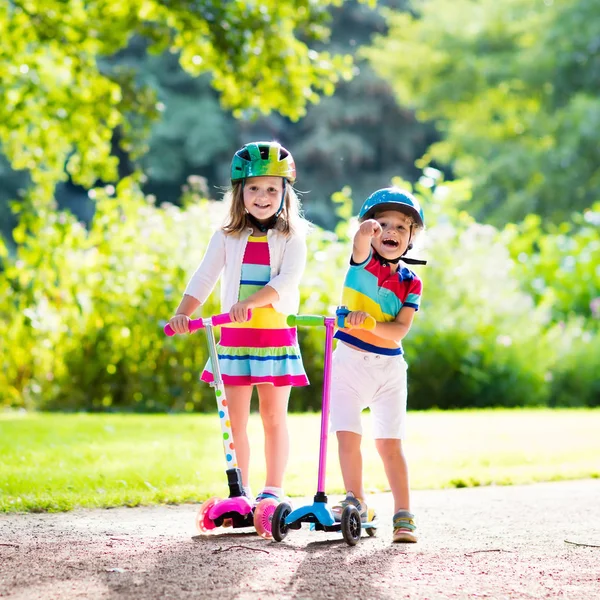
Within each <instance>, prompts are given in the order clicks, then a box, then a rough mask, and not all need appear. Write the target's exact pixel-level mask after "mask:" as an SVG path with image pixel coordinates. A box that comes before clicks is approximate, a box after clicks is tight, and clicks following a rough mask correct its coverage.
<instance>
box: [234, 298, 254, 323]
mask: <svg viewBox="0 0 600 600" xmlns="http://www.w3.org/2000/svg"><path fill="white" fill-rule="evenodd" d="M249 309H250V307H249V306H248V305H247V304H246V303H245V302H237V303H236V304H234V305H233V306H232V307H231V310H230V311H229V316H230V318H231V320H232V322H233V323H245V322H246V321H248V319H249V318H250V315H249V314H248V311H249Z"/></svg>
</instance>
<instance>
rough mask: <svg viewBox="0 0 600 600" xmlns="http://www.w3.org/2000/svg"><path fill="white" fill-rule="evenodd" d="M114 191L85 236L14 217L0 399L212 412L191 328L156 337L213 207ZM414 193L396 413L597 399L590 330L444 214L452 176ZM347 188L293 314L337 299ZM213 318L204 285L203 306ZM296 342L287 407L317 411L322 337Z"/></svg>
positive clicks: (51, 218) (485, 231)
mask: <svg viewBox="0 0 600 600" xmlns="http://www.w3.org/2000/svg"><path fill="white" fill-rule="evenodd" d="M112 191H113V190H108V191H106V190H104V191H103V190H97V191H96V192H97V197H96V203H97V206H96V214H95V217H94V220H93V222H92V224H91V226H90V228H89V230H87V229H86V228H85V227H84V226H83V225H82V224H80V223H79V222H77V221H76V220H75V219H74V218H73V217H72V216H70V215H69V214H67V213H59V212H52V211H49V212H47V213H43V214H42V213H39V214H38V215H37V216H32V217H31V218H29V219H22V223H21V225H20V226H19V228H18V229H17V230H16V231H15V239H16V241H17V243H18V247H17V251H16V254H15V255H14V256H10V257H9V256H8V254H7V253H6V251H5V249H4V252H2V250H3V248H2V247H0V261H2V264H1V268H0V357H1V358H0V367H1V368H0V406H9V407H25V408H27V409H44V410H89V411H116V410H126V411H212V410H213V408H214V397H213V394H212V391H211V389H210V387H209V386H207V385H205V384H201V383H199V382H198V374H199V372H200V371H201V369H202V367H203V366H204V363H205V361H206V349H205V340H204V336H203V335H202V334H199V335H193V336H177V337H174V338H166V337H165V336H164V334H163V332H162V326H163V325H164V322H165V321H166V320H167V319H168V318H169V316H170V315H171V314H172V313H173V311H174V309H175V308H176V306H177V304H178V302H179V300H180V298H181V294H182V292H183V290H184V289H185V285H186V283H187V280H188V278H189V277H190V275H191V273H192V272H193V270H194V269H195V267H196V266H197V264H198V262H199V260H200V259H201V257H202V254H203V252H204V249H205V247H206V244H207V242H208V239H209V237H210V235H211V233H212V232H213V231H214V229H215V228H216V227H218V225H219V223H220V222H221V220H222V218H223V205H222V203H219V202H209V201H203V200H199V199H198V198H196V196H195V194H194V193H192V192H190V193H189V194H188V199H187V202H186V204H185V205H184V207H183V208H177V207H174V206H164V207H161V208H158V207H156V206H154V205H153V204H152V203H151V202H149V201H148V200H147V199H145V198H144V197H143V196H142V195H141V193H140V192H139V191H138V190H137V189H136V188H135V187H133V186H132V185H130V184H129V183H128V182H127V181H125V182H123V183H122V184H121V185H120V187H119V188H118V189H117V190H116V195H114V194H110V193H109V192H112ZM418 192H419V193H420V194H421V196H422V197H423V200H424V202H425V203H426V205H427V218H428V223H429V224H430V225H429V231H428V233H427V234H426V235H425V236H424V238H423V243H424V248H423V251H424V252H425V254H426V255H427V257H428V258H429V260H430V264H429V265H428V266H426V267H415V270H417V271H418V272H419V274H420V275H421V277H422V278H423V280H424V296H423V304H422V310H421V311H420V312H419V313H418V314H417V316H416V318H415V322H414V325H413V328H412V330H411V332H410V334H409V336H408V338H407V339H406V341H405V343H404V346H405V350H406V355H407V360H408V362H409V365H410V368H409V389H410V392H409V406H410V407H412V408H418V409H421V408H423V409H424V408H430V407H440V408H449V407H478V406H500V405H503V406H524V405H526V406H527V405H543V404H550V405H567V406H575V405H576V406H579V405H588V406H596V405H598V404H599V399H598V398H599V386H600V383H599V377H598V375H597V373H598V369H597V364H596V363H597V361H596V357H597V356H598V355H600V352H599V350H600V334H598V333H597V332H596V330H597V327H595V326H594V323H595V321H594V320H593V318H591V317H590V318H588V319H583V318H582V317H576V318H575V317H568V318H566V319H565V324H560V323H556V322H555V321H553V320H552V316H553V315H555V314H556V307H555V306H553V305H552V303H551V302H550V301H549V300H548V298H549V297H550V296H549V294H546V295H544V296H543V297H538V296H536V295H533V294H532V293H531V290H530V289H529V287H528V285H527V283H528V280H527V278H526V277H524V273H523V264H527V263H523V261H520V260H515V259H514V258H513V257H511V253H513V254H514V252H515V247H516V244H517V242H518V240H517V238H516V237H514V236H513V237H512V238H511V239H509V241H508V242H507V239H506V236H507V235H509V234H507V233H506V232H504V233H501V232H498V231H497V230H495V229H494V228H492V227H489V226H482V225H479V224H477V223H475V222H474V221H473V220H472V219H470V218H469V217H468V216H467V215H465V214H464V213H461V212H460V211H459V210H458V209H457V208H456V206H457V203H458V202H459V201H460V200H461V198H463V197H465V196H466V195H468V186H465V185H464V183H460V182H458V183H454V184H444V185H440V186H438V187H437V188H436V189H435V192H433V191H432V189H430V188H426V187H423V186H420V187H419V188H418ZM350 193H351V192H350V190H348V189H345V190H343V191H342V192H340V193H338V194H336V195H335V197H334V202H336V203H337V204H338V207H339V213H340V215H341V216H342V217H343V221H342V223H341V224H340V225H339V226H338V228H337V230H336V231H335V232H329V231H323V230H321V229H319V228H314V229H313V230H312V232H311V233H310V235H309V238H308V246H309V251H308V256H309V260H308V266H307V270H306V273H305V275H304V278H303V281H302V289H301V311H302V312H303V313H313V314H332V313H333V311H334V310H335V307H336V305H337V304H338V302H339V298H340V297H341V289H342V282H343V278H344V275H345V272H346V269H347V266H348V260H349V256H350V248H351V244H350V239H351V235H352V232H353V230H354V229H353V228H354V226H355V222H354V221H352V220H351V219H350V214H351V213H350V211H351V198H350ZM509 233H510V234H511V235H512V233H511V232H509ZM540 235H541V234H540ZM586 235H587V234H586ZM509 237H510V236H509ZM532 244H533V242H532ZM591 244H592V247H593V240H592V242H591ZM535 260H538V259H537V258H532V260H531V264H534V262H535ZM586 264H587V263H586ZM596 264H597V262H596ZM547 278H548V281H550V271H548V273H547ZM595 285H596V284H595V283H592V285H591V287H590V294H592V295H593V294H596V295H598V290H597V288H596V287H594V286H595ZM560 294H561V290H556V292H555V295H554V298H559V297H561V295H560ZM536 301H537V302H536ZM218 311H219V307H218V289H217V290H215V292H214V293H213V295H212V297H211V298H210V299H209V301H208V303H207V305H206V306H205V307H203V309H202V314H205V315H207V314H213V313H216V312H218ZM560 314H563V313H562V312H560ZM299 335H300V343H301V347H302V353H303V359H304V363H305V366H306V369H307V373H308V375H309V378H310V380H311V383H312V385H311V386H310V387H307V388H299V389H294V390H293V392H292V398H291V402H290V407H291V409H292V410H295V411H300V410H319V409H320V406H321V385H322V378H323V350H324V338H325V335H324V331H323V330H322V329H316V328H303V329H301V330H300V334H299Z"/></svg>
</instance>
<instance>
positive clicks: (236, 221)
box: [222, 181, 308, 236]
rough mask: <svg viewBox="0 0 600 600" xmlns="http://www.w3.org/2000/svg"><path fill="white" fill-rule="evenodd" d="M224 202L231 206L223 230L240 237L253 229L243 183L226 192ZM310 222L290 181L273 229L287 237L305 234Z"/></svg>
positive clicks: (286, 183) (287, 182)
mask: <svg viewBox="0 0 600 600" xmlns="http://www.w3.org/2000/svg"><path fill="white" fill-rule="evenodd" d="M223 201H224V202H227V203H228V204H229V214H228V216H227V220H226V221H225V224H224V225H223V227H222V229H223V231H224V232H225V233H226V234H227V235H239V234H240V233H242V231H244V229H247V228H248V227H252V222H251V221H250V219H249V218H248V213H247V211H246V207H245V206H244V185H243V181H236V182H235V183H233V184H232V186H231V188H229V189H228V190H227V192H225V195H224V196H223ZM307 225H308V222H307V221H306V220H305V219H304V216H303V215H302V210H301V207H300V199H299V198H298V195H297V194H296V191H295V190H294V188H293V187H292V184H291V183H290V182H289V181H286V182H285V196H284V200H283V209H282V211H281V213H279V216H278V217H277V221H276V222H275V227H274V228H273V229H275V230H277V231H280V232H281V233H283V234H284V235H286V236H290V235H294V234H296V233H305V232H306V229H307Z"/></svg>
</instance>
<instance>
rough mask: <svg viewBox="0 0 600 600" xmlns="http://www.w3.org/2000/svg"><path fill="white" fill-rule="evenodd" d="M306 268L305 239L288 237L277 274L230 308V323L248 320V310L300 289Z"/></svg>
mask: <svg viewBox="0 0 600 600" xmlns="http://www.w3.org/2000/svg"><path fill="white" fill-rule="evenodd" d="M305 267H306V239H305V238H304V236H302V235H295V236H292V237H290V238H289V239H288V240H287V241H286V244H285V250H284V254H283V259H282V261H281V269H280V270H279V274H278V275H276V276H275V277H273V279H271V281H269V283H268V284H267V285H265V287H263V288H262V289H260V290H258V291H256V292H254V294H252V295H251V296H248V298H246V299H245V300H244V301H242V302H238V303H237V304H234V305H233V306H232V307H231V310H230V311H229V315H230V316H231V319H232V321H235V322H238V323H239V322H244V321H247V320H248V309H250V308H260V307H261V306H268V305H269V304H273V303H274V302H277V301H278V300H279V299H280V297H281V295H283V294H284V293H285V292H286V290H289V289H290V288H293V287H296V288H298V287H300V279H301V278H302V274H303V273H304V269H305Z"/></svg>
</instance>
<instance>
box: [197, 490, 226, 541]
mask: <svg viewBox="0 0 600 600" xmlns="http://www.w3.org/2000/svg"><path fill="white" fill-rule="evenodd" d="M220 501H221V498H216V497H213V498H209V499H208V500H207V501H206V502H204V503H203V504H202V505H201V506H200V510H198V514H197V515H196V529H197V530H198V532H199V533H208V532H209V531H211V530H213V529H216V527H217V526H216V525H215V524H214V522H213V521H212V519H210V518H209V517H208V513H209V511H210V509H211V508H212V507H213V506H214V505H215V504H217V502H220Z"/></svg>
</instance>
